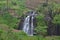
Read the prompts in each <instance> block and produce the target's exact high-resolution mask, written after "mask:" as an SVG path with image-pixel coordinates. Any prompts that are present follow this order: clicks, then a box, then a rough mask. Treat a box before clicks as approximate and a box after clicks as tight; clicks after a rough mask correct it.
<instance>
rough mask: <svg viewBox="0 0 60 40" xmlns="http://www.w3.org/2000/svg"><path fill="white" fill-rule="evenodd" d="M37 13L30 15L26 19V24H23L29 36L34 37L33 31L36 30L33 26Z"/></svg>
mask: <svg viewBox="0 0 60 40" xmlns="http://www.w3.org/2000/svg"><path fill="white" fill-rule="evenodd" d="M34 15H35V12H30V14H29V15H28V16H27V17H26V18H25V20H24V24H23V31H24V32H25V33H26V34H27V35H28V36H33V33H34V32H33V30H34V25H33V19H34Z"/></svg>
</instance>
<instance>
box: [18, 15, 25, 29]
mask: <svg viewBox="0 0 60 40" xmlns="http://www.w3.org/2000/svg"><path fill="white" fill-rule="evenodd" d="M24 20H25V17H24V15H22V16H21V17H20V22H19V25H18V30H22V28H23V23H24Z"/></svg>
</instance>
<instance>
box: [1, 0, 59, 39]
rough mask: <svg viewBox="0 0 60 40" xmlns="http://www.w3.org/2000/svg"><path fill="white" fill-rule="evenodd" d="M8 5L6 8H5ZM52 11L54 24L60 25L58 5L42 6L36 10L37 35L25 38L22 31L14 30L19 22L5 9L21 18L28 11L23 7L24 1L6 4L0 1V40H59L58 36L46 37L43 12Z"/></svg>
mask: <svg viewBox="0 0 60 40" xmlns="http://www.w3.org/2000/svg"><path fill="white" fill-rule="evenodd" d="M7 5H8V7H7ZM49 7H50V8H51V10H52V12H53V13H52V16H53V20H52V22H53V23H54V24H60V18H59V17H60V4H57V3H54V2H53V3H50V4H49V5H48V6H46V7H43V6H42V5H40V6H39V8H38V10H37V11H38V16H37V17H36V19H37V27H36V28H35V31H36V33H37V35H34V36H32V37H30V36H27V35H26V34H25V33H24V32H23V31H21V30H16V28H17V27H18V22H19V21H20V20H19V19H17V17H14V16H12V15H11V13H9V12H8V11H7V10H6V9H7V8H10V9H14V10H15V11H16V14H17V15H19V16H22V15H23V13H24V12H26V11H28V10H29V9H28V8H26V7H25V0H11V1H9V2H8V4H7V2H6V1H5V0H0V11H1V10H2V12H1V13H0V40H60V36H46V35H47V30H46V29H47V22H45V20H44V18H45V12H46V10H49V9H48V8H49ZM45 36H46V37H45Z"/></svg>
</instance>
